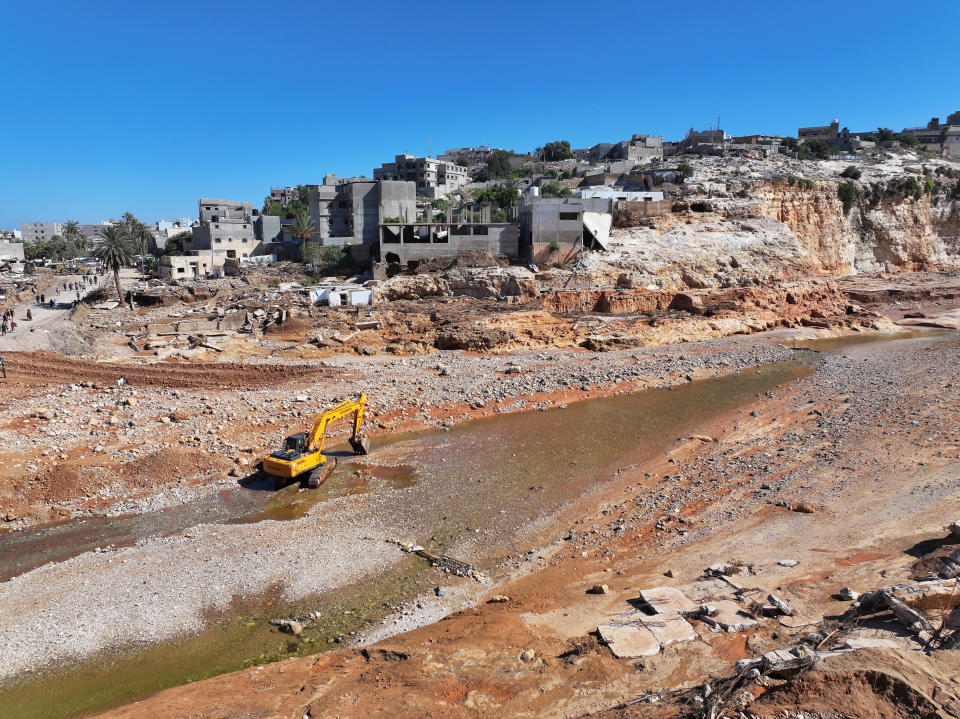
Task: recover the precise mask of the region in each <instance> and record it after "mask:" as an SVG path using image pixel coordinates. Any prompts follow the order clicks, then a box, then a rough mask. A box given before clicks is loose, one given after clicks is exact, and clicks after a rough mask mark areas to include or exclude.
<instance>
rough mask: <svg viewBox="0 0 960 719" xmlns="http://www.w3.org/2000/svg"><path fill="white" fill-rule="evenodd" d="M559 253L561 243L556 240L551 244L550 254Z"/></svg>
mask: <svg viewBox="0 0 960 719" xmlns="http://www.w3.org/2000/svg"><path fill="white" fill-rule="evenodd" d="M559 251H560V243H559V242H557V241H556V240H552V241H551V242H550V252H551V253H552V252H559Z"/></svg>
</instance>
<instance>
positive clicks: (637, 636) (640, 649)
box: [597, 624, 660, 659]
mask: <svg viewBox="0 0 960 719" xmlns="http://www.w3.org/2000/svg"><path fill="white" fill-rule="evenodd" d="M597 632H598V633H599V634H600V639H602V640H603V642H604V644H606V645H607V646H608V647H610V651H611V652H613V655H614V656H615V657H619V658H621V659H637V658H640V657H652V656H653V655H654V654H657V653H659V651H660V642H658V641H657V638H656V637H655V636H653V632H651V631H650V630H649V629H647V628H646V627H644V626H642V625H641V626H637V625H631V624H625V625H624V624H604V625H602V626H599V627H597Z"/></svg>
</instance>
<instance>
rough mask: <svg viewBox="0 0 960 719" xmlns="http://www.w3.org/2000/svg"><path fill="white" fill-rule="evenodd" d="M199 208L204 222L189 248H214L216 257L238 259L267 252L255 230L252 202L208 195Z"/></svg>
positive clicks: (195, 229) (198, 226) (194, 231)
mask: <svg viewBox="0 0 960 719" xmlns="http://www.w3.org/2000/svg"><path fill="white" fill-rule="evenodd" d="M198 208H199V215H200V224H198V225H197V226H196V227H194V228H193V238H192V239H191V241H190V247H189V248H186V247H185V248H184V249H185V250H191V251H192V250H210V251H211V252H213V255H214V257H233V258H237V259H239V258H244V257H251V256H253V255H259V254H262V253H263V243H262V242H261V241H259V240H258V239H257V237H256V235H255V233H254V227H253V218H254V214H253V213H254V210H253V206H252V205H251V203H249V202H232V201H230V200H214V199H206V198H205V199H201V200H200V201H199V203H198ZM257 214H259V213H257Z"/></svg>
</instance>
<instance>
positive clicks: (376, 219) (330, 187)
mask: <svg viewBox="0 0 960 719" xmlns="http://www.w3.org/2000/svg"><path fill="white" fill-rule="evenodd" d="M327 180H329V181H330V183H331V184H326V183H327ZM339 180H340V178H337V177H336V175H328V176H327V177H326V178H324V184H323V185H309V186H308V187H307V197H308V204H309V207H310V219H311V220H313V225H314V228H313V237H314V240H315V241H317V242H319V243H320V244H322V245H338V246H341V247H343V246H347V245H371V246H374V245H376V243H377V242H378V241H379V231H378V225H379V224H380V223H381V222H383V221H385V220H386V219H387V218H399V219H400V220H401V221H404V222H410V221H413V220H416V218H417V196H416V189H415V185H414V184H413V182H403V181H397V180H378V181H373V180H362V181H339Z"/></svg>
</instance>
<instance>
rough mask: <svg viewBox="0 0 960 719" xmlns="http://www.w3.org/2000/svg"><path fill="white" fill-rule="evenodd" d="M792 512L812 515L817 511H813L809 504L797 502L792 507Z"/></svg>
mask: <svg viewBox="0 0 960 719" xmlns="http://www.w3.org/2000/svg"><path fill="white" fill-rule="evenodd" d="M793 511H794V512H800V513H801V514H813V513H814V512H816V511H817V510H816V509H814V507H813V505H812V504H810V503H809V502H799V503H798V504H795V505H793Z"/></svg>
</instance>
